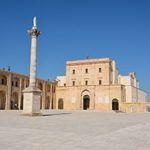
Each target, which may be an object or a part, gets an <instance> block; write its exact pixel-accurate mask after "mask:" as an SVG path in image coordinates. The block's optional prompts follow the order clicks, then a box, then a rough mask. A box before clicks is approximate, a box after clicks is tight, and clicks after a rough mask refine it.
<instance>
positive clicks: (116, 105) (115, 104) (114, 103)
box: [112, 99, 119, 110]
mask: <svg viewBox="0 0 150 150" xmlns="http://www.w3.org/2000/svg"><path fill="white" fill-rule="evenodd" d="M112 110H119V102H118V100H117V99H113V100H112Z"/></svg>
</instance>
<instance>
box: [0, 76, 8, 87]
mask: <svg viewBox="0 0 150 150" xmlns="http://www.w3.org/2000/svg"><path fill="white" fill-rule="evenodd" d="M0 84H1V85H7V78H6V77H5V76H1V77H0Z"/></svg>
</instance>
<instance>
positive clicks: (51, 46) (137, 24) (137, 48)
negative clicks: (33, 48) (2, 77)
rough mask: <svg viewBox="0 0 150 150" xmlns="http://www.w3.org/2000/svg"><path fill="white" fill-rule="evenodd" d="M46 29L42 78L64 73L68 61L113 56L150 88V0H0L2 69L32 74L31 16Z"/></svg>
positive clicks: (123, 69) (41, 47)
mask: <svg viewBox="0 0 150 150" xmlns="http://www.w3.org/2000/svg"><path fill="white" fill-rule="evenodd" d="M34 16H37V21H38V27H39V29H40V30H41V31H42V34H41V35H40V37H39V42H38V77H39V78H44V79H50V80H53V79H55V76H57V75H64V74H65V61H67V60H79V59H85V57H86V55H89V56H90V58H104V57H110V58H112V59H115V60H116V61H117V64H118V69H119V71H120V73H121V74H122V75H127V74H128V73H129V72H136V73H137V77H138V79H139V81H140V85H141V88H143V89H144V90H146V91H148V93H150V86H149V84H150V83H149V82H150V80H149V77H150V69H148V68H149V67H148V66H149V64H150V58H149V57H150V1H149V0H103V1H102V0H0V29H1V32H0V33H1V34H0V51H1V59H0V68H3V67H5V68H7V66H11V68H12V71H14V72H18V73H22V74H29V54H30V36H29V35H28V34H27V32H26V31H27V30H28V29H31V26H32V19H33V17H34Z"/></svg>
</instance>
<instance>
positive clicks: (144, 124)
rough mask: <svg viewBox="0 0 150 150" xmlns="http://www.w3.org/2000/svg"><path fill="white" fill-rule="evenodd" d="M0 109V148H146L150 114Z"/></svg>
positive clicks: (149, 140)
mask: <svg viewBox="0 0 150 150" xmlns="http://www.w3.org/2000/svg"><path fill="white" fill-rule="evenodd" d="M20 113H21V112H20V111H14V110H12V111H5V110H1V111H0V150H150V114H149V113H143V114H140V113H139V114H134V113H114V112H100V111H48V110H47V111H43V114H44V116H40V117H27V116H20Z"/></svg>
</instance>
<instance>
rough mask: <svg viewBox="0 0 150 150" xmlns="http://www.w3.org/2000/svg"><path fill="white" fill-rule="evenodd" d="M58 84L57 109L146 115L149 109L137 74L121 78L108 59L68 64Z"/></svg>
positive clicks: (69, 62)
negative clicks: (143, 113) (144, 113)
mask: <svg viewBox="0 0 150 150" xmlns="http://www.w3.org/2000/svg"><path fill="white" fill-rule="evenodd" d="M57 81H58V84H57V87H56V108H57V109H67V110H103V111H111V110H116V111H122V112H145V111H147V107H148V106H150V103H148V102H147V93H146V92H145V91H143V90H141V89H140V88H139V82H138V80H137V78H136V74H135V73H134V72H131V73H129V75H127V76H122V75H120V74H119V71H118V69H117V67H116V62H115V61H114V60H112V59H110V58H102V59H87V60H78V61H67V62H66V75H65V76H58V77H57Z"/></svg>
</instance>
